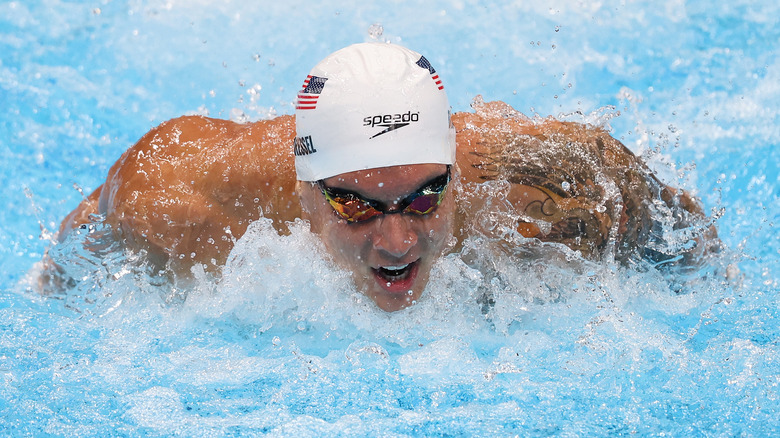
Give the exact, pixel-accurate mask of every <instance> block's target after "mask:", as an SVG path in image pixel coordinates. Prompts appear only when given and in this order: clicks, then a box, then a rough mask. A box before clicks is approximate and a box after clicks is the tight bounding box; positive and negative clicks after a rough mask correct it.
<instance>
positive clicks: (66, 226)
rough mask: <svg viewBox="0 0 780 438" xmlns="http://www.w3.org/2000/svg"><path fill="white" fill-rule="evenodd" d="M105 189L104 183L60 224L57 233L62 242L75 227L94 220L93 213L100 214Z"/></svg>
mask: <svg viewBox="0 0 780 438" xmlns="http://www.w3.org/2000/svg"><path fill="white" fill-rule="evenodd" d="M102 191H103V185H102V184H101V185H100V187H98V188H97V189H95V191H93V192H92V193H91V194H90V195H89V196H88V197H87V198H86V199H84V200H83V201H81V203H80V204H79V205H78V206H77V207H76V208H75V209H74V210H73V211H71V212H70V213H69V214H68V215H67V216H65V219H63V220H62V223H61V224H60V229H59V232H58V233H57V240H58V241H59V242H62V241H63V240H64V239H65V237H66V236H67V235H68V233H70V232H71V231H72V230H73V229H75V228H78V227H79V226H80V225H83V224H88V223H90V222H92V220H91V219H90V216H91V215H94V214H98V213H99V211H98V202H99V200H100V193H101V192H102Z"/></svg>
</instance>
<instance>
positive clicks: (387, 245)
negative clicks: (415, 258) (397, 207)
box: [373, 214, 417, 257]
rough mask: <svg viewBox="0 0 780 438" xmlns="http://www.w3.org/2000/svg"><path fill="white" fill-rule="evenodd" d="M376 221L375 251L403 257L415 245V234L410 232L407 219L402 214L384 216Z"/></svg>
mask: <svg viewBox="0 0 780 438" xmlns="http://www.w3.org/2000/svg"><path fill="white" fill-rule="evenodd" d="M377 219H378V220H377V230H376V232H375V233H374V236H373V244H374V248H375V249H377V250H380V251H384V252H386V253H388V254H389V255H392V256H394V257H403V256H404V255H406V253H408V252H409V250H410V249H412V247H414V246H415V245H416V244H417V234H416V233H415V232H414V231H413V230H412V228H411V224H410V223H409V218H407V217H404V215H403V214H386V215H383V216H382V217H380V218H377Z"/></svg>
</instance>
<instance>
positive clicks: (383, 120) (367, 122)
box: [363, 111, 420, 138]
mask: <svg viewBox="0 0 780 438" xmlns="http://www.w3.org/2000/svg"><path fill="white" fill-rule="evenodd" d="M419 121H420V113H419V112H415V113H413V112H411V111H407V112H405V113H403V114H378V115H375V116H368V117H365V118H364V119H363V126H369V127H371V128H376V127H382V128H385V129H383V130H382V131H379V132H378V133H376V134H374V135H372V136H371V137H369V138H374V137H379V136H380V135H382V134H386V133H388V132H390V131H395V130H396V129H399V128H403V127H404V126H408V125H410V124H412V123H415V122H419Z"/></svg>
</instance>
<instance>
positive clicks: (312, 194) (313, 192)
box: [295, 181, 320, 231]
mask: <svg viewBox="0 0 780 438" xmlns="http://www.w3.org/2000/svg"><path fill="white" fill-rule="evenodd" d="M295 191H296V192H297V193H298V196H299V199H300V202H301V219H305V220H307V221H309V222H310V223H313V221H312V216H313V215H314V214H315V212H316V211H317V201H318V199H317V195H318V194H320V193H319V190H317V189H316V187H315V186H314V184H312V183H310V182H308V181H296V182H295ZM312 231H314V230H312Z"/></svg>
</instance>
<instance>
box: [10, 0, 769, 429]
mask: <svg viewBox="0 0 780 438" xmlns="http://www.w3.org/2000/svg"><path fill="white" fill-rule="evenodd" d="M260 3H261V2H254V3H252V4H249V3H248V2H230V1H224V2H223V1H216V0H213V1H210V0H198V1H188V2H178V1H173V0H169V1H162V0H160V1H141V0H138V1H130V2H118V1H109V0H102V1H94V2H84V1H61V0H42V1H31V2H21V1H15V2H7V1H4V2H0V104H1V105H2V109H3V111H2V113H1V114H2V115H0V157H2V160H0V163H2V164H0V166H2V172H0V193H2V199H3V201H4V207H5V208H3V209H2V210H0V223H2V227H0V281H2V283H1V287H2V293H1V294H0V436H47V435H53V436H106V435H113V436H140V435H150V436H158V435H162V436H167V435H184V436H234V435H254V434H259V433H269V434H273V435H304V436H336V435H338V436H343V435H346V436H365V435H382V436H442V435H447V436H451V435H482V436H484V435H499V436H506V435H520V436H539V435H545V436H546V435H563V436H589V435H633V434H638V435H661V434H665V435H671V436H734V435H741V436H772V435H777V434H778V433H780V420H779V419H778V418H780V415H778V414H779V413H778V411H779V410H780V401H779V400H778V398H779V397H780V394H779V392H780V388H779V387H778V385H779V384H780V356H779V355H778V353H779V352H780V351H779V350H780V346H779V345H778V341H779V340H780V328H778V313H779V311H778V304H780V302H779V300H778V289H779V288H778V279H779V278H780V241H779V240H780V239H778V230H777V227H778V223H779V221H780V207H778V205H780V202H778V195H780V176H779V175H778V167H780V166H779V164H780V152H779V150H780V104H778V102H780V56H779V55H780V48H779V46H778V41H780V23H779V21H780V6H778V4H777V2H770V1H764V2H750V1H730V2H722V3H720V4H713V3H712V2H705V1H684V0H676V1H671V0H670V1H666V2H656V1H622V2H620V1H604V2H584V3H583V2H580V1H575V0H557V1H552V2H530V1H529V2H525V1H519V2H515V3H514V4H511V5H510V4H503V3H488V2H477V1H427V2H419V3H422V4H414V5H413V4H412V3H406V2H398V3H395V2H391V3H388V2H381V3H377V4H366V2H363V1H344V2H334V4H333V5H327V4H320V3H317V4H312V3H311V2H299V1H296V0H290V1H288V2H273V3H278V4H268V5H262V4H260ZM268 3H271V2H268ZM281 3H285V5H281ZM414 3H418V2H414ZM379 25H381V28H382V29H383V32H382V33H381V35H380V34H379V29H380V26H379ZM372 34H373V35H374V37H375V38H378V39H383V40H389V41H393V42H400V43H403V44H405V45H407V46H409V47H411V48H413V49H415V50H417V51H419V52H422V53H424V54H425V56H426V57H427V58H428V59H430V60H431V62H432V63H433V64H434V65H435V67H436V69H437V71H439V72H440V74H441V76H442V77H443V78H444V81H445V85H446V89H447V91H448V93H449V96H450V100H451V103H452V105H453V107H454V109H455V110H456V111H467V110H468V109H469V104H470V102H471V100H472V99H473V98H474V97H475V96H476V95H483V96H484V98H485V99H486V100H497V99H501V100H504V101H506V102H508V103H510V104H511V105H513V106H514V107H515V108H517V109H518V110H520V111H522V112H524V113H526V114H528V115H535V114H536V115H540V116H547V115H554V116H560V117H563V118H566V119H568V120H581V121H587V122H592V123H606V124H608V126H609V127H610V128H611V130H612V133H613V135H614V136H615V137H616V138H618V139H621V140H622V141H623V142H624V143H625V144H626V145H627V146H629V147H630V148H631V149H632V150H633V151H634V152H636V153H637V154H640V155H641V156H642V157H643V158H644V159H645V160H646V161H647V162H648V163H649V164H650V165H651V166H652V167H653V168H654V169H655V170H656V171H657V172H658V174H659V175H660V177H661V178H662V179H663V180H664V181H665V182H667V183H671V184H673V185H676V186H680V187H683V188H685V189H687V190H690V191H692V192H694V193H696V194H697V195H698V196H699V197H700V198H701V200H702V202H703V204H704V206H705V209H706V210H707V211H708V212H709V213H711V214H714V215H721V214H722V216H721V217H720V219H719V220H718V221H717V223H716V225H717V227H718V231H719V235H720V237H721V239H722V240H723V241H724V243H725V244H726V245H727V247H728V248H729V251H726V252H724V254H723V255H722V256H720V257H717V258H716V259H714V260H713V261H712V264H711V265H710V266H705V267H703V268H702V269H701V270H700V271H698V272H696V273H695V274H694V275H692V276H689V277H686V278H669V277H668V276H664V275H662V273H659V272H656V271H654V270H649V271H648V270H644V269H631V268H624V267H621V266H619V265H617V264H615V263H612V262H610V261H605V262H603V263H598V264H595V263H589V262H586V261H583V260H578V259H575V260H570V261H569V262H568V263H563V262H561V261H560V260H561V259H560V258H556V257H549V258H547V259H544V258H543V259H541V260H542V261H541V262H540V261H539V259H536V260H532V259H521V260H518V259H517V258H516V257H512V254H506V253H497V254H493V253H490V251H489V250H490V248H491V244H495V243H496V242H482V241H480V242H476V241H473V242H469V243H470V244H471V245H472V246H471V248H472V250H473V251H476V252H477V253H478V254H477V255H478V256H480V257H483V258H486V259H487V260H490V261H491V262H492V263H494V264H495V265H496V266H497V267H498V268H500V269H501V272H502V275H503V276H502V277H501V280H500V281H498V280H497V279H491V278H488V276H485V275H483V273H481V272H479V271H477V270H475V269H473V268H471V267H469V266H468V265H466V264H465V263H464V262H463V261H462V260H461V258H460V257H459V255H458V254H452V255H450V256H448V257H446V258H444V259H443V260H442V261H441V262H440V263H438V264H437V265H436V267H435V271H434V273H435V275H436V279H435V280H433V281H432V284H431V285H430V287H429V289H428V290H427V292H426V295H425V298H424V299H423V300H422V301H421V302H420V303H418V304H417V305H416V306H414V307H412V308H411V309H409V310H408V311H404V312H401V313H396V314H392V315H388V314H384V313H382V312H381V311H377V310H376V309H375V308H374V307H372V306H371V305H370V304H369V303H367V302H366V301H365V299H362V298H361V297H360V295H359V294H357V293H356V292H355V291H354V290H353V289H352V286H351V284H350V282H349V281H348V280H345V278H346V276H345V274H344V273H343V272H339V271H338V270H335V269H334V268H333V266H332V265H331V264H330V262H329V261H328V258H327V255H326V254H325V253H324V251H323V250H322V248H321V247H320V244H319V242H318V241H317V240H316V238H313V237H312V236H311V235H310V234H309V233H308V231H307V228H306V224H304V223H298V224H296V225H295V226H293V229H292V234H291V235H290V236H278V235H276V234H275V233H274V232H273V231H272V229H271V228H270V226H269V225H268V224H267V223H265V222H262V221H260V222H258V223H257V224H256V225H255V226H254V227H253V228H252V229H251V230H250V232H249V233H248V234H247V236H245V237H244V238H243V239H241V240H240V241H239V242H238V244H237V246H236V249H235V250H234V252H233V254H232V258H231V260H230V262H229V264H228V266H227V268H226V272H225V275H224V278H223V280H222V281H221V282H219V283H215V282H214V281H213V280H212V279H210V278H209V277H208V276H206V275H205V274H203V275H200V276H199V277H198V278H197V280H196V281H195V282H194V283H193V284H191V285H188V286H187V287H177V288H170V287H165V286H161V282H160V281H158V279H155V278H150V277H149V276H148V275H146V273H145V271H144V265H143V260H142V259H139V258H137V257H135V258H134V256H132V255H124V254H121V253H116V254H114V255H112V256H111V257H107V258H105V259H103V260H97V261H96V260H89V259H84V260H83V262H78V263H75V265H76V267H77V268H78V269H81V271H79V272H81V273H82V274H83V279H82V280H83V281H82V282H81V283H80V285H79V287H78V288H76V289H74V290H73V291H71V293H70V294H67V295H64V296H57V297H54V298H42V297H39V296H37V295H35V294H33V293H31V292H30V291H29V283H28V278H29V277H28V273H30V272H34V271H35V267H34V265H35V263H36V262H37V261H38V260H40V258H41V257H42V255H43V253H44V251H45V250H46V248H47V247H49V246H50V243H51V238H52V236H53V233H54V232H55V231H56V229H57V227H58V224H59V221H60V220H61V219H62V218H63V217H64V216H65V215H66V214H67V213H68V212H69V211H70V210H71V209H73V208H74V207H75V206H76V205H77V204H78V202H79V201H80V199H81V198H82V191H83V192H84V193H88V192H90V191H91V190H93V189H94V188H96V187H97V186H98V185H99V184H100V183H101V182H102V181H103V180H104V179H105V175H106V173H107V171H108V168H109V167H110V166H111V164H113V162H114V161H115V160H116V159H117V158H118V157H119V155H120V154H121V153H122V152H123V151H124V150H125V149H126V148H127V147H128V146H130V145H131V144H132V143H133V142H135V141H136V140H137V139H138V138H139V137H140V136H141V135H143V134H144V133H145V132H146V131H147V130H148V129H150V128H151V127H153V126H155V125H156V124H158V123H160V122H162V121H164V120H166V119H169V118H172V117H175V116H178V115H181V114H209V115H211V116H214V117H223V118H231V119H233V120H237V121H244V120H257V119H260V118H267V117H271V116H273V115H280V114H290V113H292V111H293V107H292V100H293V99H294V97H293V96H294V91H293V90H295V89H296V88H297V87H298V86H299V84H300V81H301V78H303V77H304V76H305V74H306V73H307V72H308V70H309V69H310V67H311V66H312V65H313V64H314V63H316V62H317V61H318V60H319V59H321V58H322V57H324V56H325V55H327V54H328V53H330V52H332V51H333V50H336V49H338V48H340V47H342V46H345V45H348V44H351V43H354V42H360V41H364V40H367V39H369V38H371V35H372ZM75 238H76V239H78V238H82V237H78V236H76V237H75ZM480 251H483V252H480ZM559 255H560V254H559ZM74 260H82V259H79V258H77V257H75V256H74ZM79 263H81V264H79ZM729 265H730V266H731V268H729V269H730V272H731V273H732V274H734V275H732V278H731V279H730V280H727V279H726V278H725V277H724V276H723V272H724V269H725V267H726V266H729ZM680 284H681V285H682V292H681V293H676V292H675V290H677V289H679V287H680ZM486 289H487V290H489V291H491V292H492V293H493V294H494V296H495V299H496V304H495V306H494V307H493V308H492V309H491V310H490V311H489V315H488V316H489V319H486V318H485V315H484V314H483V313H482V309H481V308H480V306H479V305H478V304H477V303H476V300H477V297H478V296H480V294H481V293H482V292H483V291H484V290H486Z"/></svg>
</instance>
